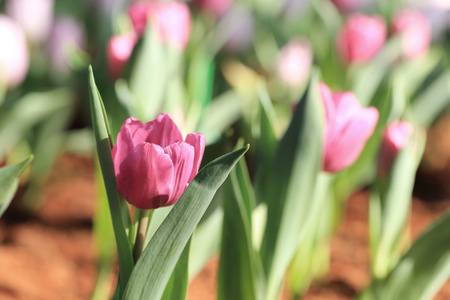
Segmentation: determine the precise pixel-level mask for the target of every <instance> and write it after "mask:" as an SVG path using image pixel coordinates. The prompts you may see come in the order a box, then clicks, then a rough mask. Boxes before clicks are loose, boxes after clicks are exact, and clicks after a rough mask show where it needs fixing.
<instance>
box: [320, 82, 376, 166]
mask: <svg viewBox="0 0 450 300" xmlns="http://www.w3.org/2000/svg"><path fill="white" fill-rule="evenodd" d="M319 90H320V94H321V96H322V100H323V103H324V106H325V112H326V126H325V151H324V163H323V170H324V171H326V172H331V173H334V172H339V171H341V170H343V169H345V168H348V167H349V166H350V165H352V164H353V163H354V162H355V161H356V159H357V158H358V157H359V155H360V154H361V151H362V150H363V148H364V145H365V144H366V142H367V140H368V139H369V137H370V136H371V135H372V133H373V131H374V130H375V126H376V124H377V122H378V111H377V109H376V108H374V107H368V108H362V107H361V105H360V104H359V101H358V100H357V99H356V97H355V96H354V95H353V94H352V93H350V92H341V93H331V91H330V89H329V88H328V86H326V85H325V84H324V83H321V84H320V85H319Z"/></svg>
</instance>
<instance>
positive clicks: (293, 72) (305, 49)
mask: <svg viewBox="0 0 450 300" xmlns="http://www.w3.org/2000/svg"><path fill="white" fill-rule="evenodd" d="M312 62H313V53H312V50H311V46H310V44H309V42H308V41H307V40H305V39H302V38H295V39H292V40H291V41H289V43H287V44H286V45H284V46H283V48H281V51H280V53H279V55H278V63H277V72H278V76H279V77H280V78H281V80H282V81H283V82H284V83H285V84H287V85H289V86H298V85H300V84H302V83H303V82H304V81H305V79H306V78H307V77H308V75H309V71H310V69H311V65H312Z"/></svg>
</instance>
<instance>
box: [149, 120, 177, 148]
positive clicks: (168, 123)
mask: <svg viewBox="0 0 450 300" xmlns="http://www.w3.org/2000/svg"><path fill="white" fill-rule="evenodd" d="M144 127H145V128H144V131H145V132H146V134H147V136H146V139H145V141H146V142H148V143H152V144H157V145H160V146H161V147H162V148H165V147H167V146H169V145H170V144H174V143H178V142H182V141H183V135H182V134H181V132H180V130H179V129H178V127H177V124H175V122H174V121H173V120H172V117H171V116H170V115H169V114H160V115H159V116H158V118H156V119H155V120H153V121H150V122H147V123H145V124H144Z"/></svg>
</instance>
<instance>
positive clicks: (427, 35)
mask: <svg viewBox="0 0 450 300" xmlns="http://www.w3.org/2000/svg"><path fill="white" fill-rule="evenodd" d="M392 32H393V33H394V34H400V35H401V38H402V48H403V54H404V56H405V57H406V58H413V57H417V56H420V55H422V54H424V53H426V52H427V51H428V48H429V47H430V43H431V26H430V24H429V23H428V20H427V19H426V18H425V16H424V15H423V14H422V13H420V12H419V11H412V10H405V11H402V12H400V13H398V14H396V15H395V16H394V18H393V20H392Z"/></svg>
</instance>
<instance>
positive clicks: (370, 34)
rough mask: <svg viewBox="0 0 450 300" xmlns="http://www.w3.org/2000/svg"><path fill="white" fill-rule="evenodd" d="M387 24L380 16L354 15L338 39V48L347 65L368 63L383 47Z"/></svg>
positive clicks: (346, 23)
mask: <svg viewBox="0 0 450 300" xmlns="http://www.w3.org/2000/svg"><path fill="white" fill-rule="evenodd" d="M385 40H386V24H385V22H384V19H383V18H382V17H380V16H372V17H370V16H365V15H362V14H354V15H352V16H350V17H349V18H348V19H347V21H346V22H345V24H344V26H343V28H342V29H341V31H340V32H339V34H338V36H337V38H336V48H337V51H338V53H339V55H340V57H341V59H342V60H343V61H344V62H345V63H354V62H367V61H369V60H370V59H372V57H374V56H375V55H376V54H377V53H378V51H379V50H380V49H381V48H382V47H383V45H384V42H385Z"/></svg>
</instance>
